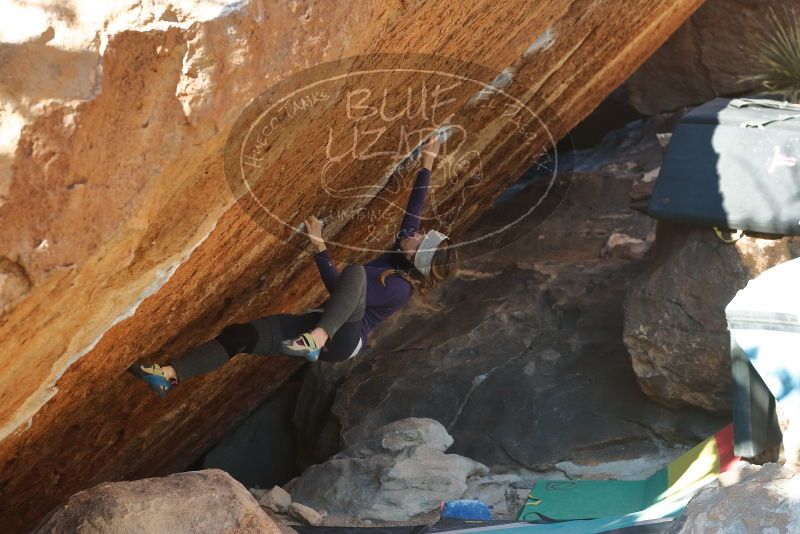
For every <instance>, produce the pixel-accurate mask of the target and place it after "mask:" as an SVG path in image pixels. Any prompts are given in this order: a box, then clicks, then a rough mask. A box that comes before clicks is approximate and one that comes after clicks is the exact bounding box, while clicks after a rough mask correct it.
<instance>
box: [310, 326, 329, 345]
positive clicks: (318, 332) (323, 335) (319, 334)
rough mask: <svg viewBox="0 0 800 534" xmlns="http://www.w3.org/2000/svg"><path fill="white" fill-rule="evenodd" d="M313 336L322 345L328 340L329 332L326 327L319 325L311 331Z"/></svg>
mask: <svg viewBox="0 0 800 534" xmlns="http://www.w3.org/2000/svg"><path fill="white" fill-rule="evenodd" d="M311 337H313V338H314V341H315V342H316V344H317V346H318V347H321V346H322V345H324V344H325V342H326V341H328V333H327V332H325V329H324V328H322V327H319V326H318V327H316V328H315V329H314V330H312V331H311Z"/></svg>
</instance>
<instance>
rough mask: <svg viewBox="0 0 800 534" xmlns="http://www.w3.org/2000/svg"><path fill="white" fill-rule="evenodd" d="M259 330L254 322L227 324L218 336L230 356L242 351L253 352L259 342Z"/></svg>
mask: <svg viewBox="0 0 800 534" xmlns="http://www.w3.org/2000/svg"><path fill="white" fill-rule="evenodd" d="M258 338H259V332H258V329H256V328H255V327H254V326H253V325H252V324H250V323H247V324H242V323H236V324H232V325H229V326H226V327H225V328H223V329H222V332H221V333H220V334H219V336H217V340H218V341H219V342H220V344H222V346H223V347H225V350H226V351H227V352H228V355H229V356H233V355H234V354H239V353H240V352H252V351H253V349H254V348H255V346H256V344H257V343H258Z"/></svg>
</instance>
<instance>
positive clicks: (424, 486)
mask: <svg viewBox="0 0 800 534" xmlns="http://www.w3.org/2000/svg"><path fill="white" fill-rule="evenodd" d="M452 442H453V440H452V438H451V437H450V436H449V435H448V434H447V432H446V430H445V429H444V427H442V425H441V424H439V423H438V422H436V421H434V420H432V419H419V418H411V419H405V420H401V421H397V422H395V423H391V424H388V425H386V426H383V427H381V428H379V429H377V430H376V431H375V432H374V433H373V436H372V437H371V438H370V439H368V440H365V441H363V442H360V443H356V444H355V445H353V446H352V447H349V448H347V449H346V450H344V451H342V452H341V453H339V454H337V455H335V456H334V457H333V458H331V459H329V460H328V461H326V462H324V463H322V464H318V465H314V466H311V467H310V468H309V469H307V470H306V471H305V472H304V473H303V474H302V476H301V477H300V478H299V479H298V480H297V482H296V483H295V484H294V486H293V487H292V500H293V501H294V502H293V503H292V505H293V506H294V503H301V504H304V505H307V506H309V507H311V508H313V509H315V510H320V511H321V510H325V511H326V512H327V516H326V517H325V522H326V523H327V524H342V523H343V522H347V521H349V520H350V519H351V518H352V517H353V516H356V517H358V518H359V519H360V520H371V521H374V520H377V521H387V522H392V521H396V522H400V521H408V520H410V519H411V518H414V517H415V516H420V515H422V514H427V513H429V512H431V511H433V510H436V509H437V508H438V506H439V502H440V501H442V500H452V499H458V498H460V497H461V496H462V495H463V494H464V492H465V491H467V489H468V483H467V479H469V478H470V477H472V476H475V475H486V474H488V472H489V470H488V469H487V468H486V466H484V465H482V464H480V463H478V462H474V461H472V460H470V459H469V458H464V457H463V456H458V455H456V454H445V453H444V452H443V451H444V450H445V449H446V448H447V447H448V446H449V444H451V443H452Z"/></svg>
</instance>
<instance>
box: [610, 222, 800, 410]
mask: <svg viewBox="0 0 800 534" xmlns="http://www.w3.org/2000/svg"><path fill="white" fill-rule="evenodd" d="M798 253H800V239H798V238H784V239H774V240H772V239H758V238H753V237H747V236H745V237H743V238H742V239H739V240H738V241H737V242H736V243H733V244H728V243H724V242H723V241H721V240H720V239H719V238H717V236H716V235H715V234H714V232H713V230H712V229H711V228H701V227H692V226H684V225H678V224H672V223H669V224H667V223H659V227H658V231H657V234H656V241H655V254H654V256H653V259H652V262H651V264H650V266H649V267H648V269H647V270H646V271H645V272H643V273H642V274H641V275H639V276H638V277H637V278H636V279H635V280H634V281H633V282H632V283H631V285H630V287H629V289H628V291H627V294H626V297H625V330H624V338H623V339H624V341H625V345H626V346H627V347H628V351H629V352H630V356H631V362H632V363H633V370H634V372H635V373H636V375H637V379H638V381H639V384H640V385H641V387H642V389H643V390H644V392H645V393H646V394H647V395H648V396H649V397H650V398H652V399H654V400H656V401H658V402H660V403H662V404H664V405H666V406H670V407H675V408H677V407H685V406H697V407H700V408H704V409H706V410H711V411H718V412H727V411H729V410H730V406H731V401H730V383H731V377H730V374H731V373H730V352H729V351H730V348H729V347H730V341H729V334H728V327H727V321H726V319H725V306H726V305H727V304H728V302H730V301H731V299H732V298H733V297H734V295H735V294H736V292H737V291H738V290H740V289H742V288H743V287H744V286H745V285H746V284H747V281H748V280H750V279H751V278H753V277H755V276H756V275H758V274H759V273H761V272H762V271H764V270H766V269H768V268H769V267H772V266H774V265H777V264H779V263H782V262H784V261H787V260H790V259H792V258H794V257H796V256H797V255H798Z"/></svg>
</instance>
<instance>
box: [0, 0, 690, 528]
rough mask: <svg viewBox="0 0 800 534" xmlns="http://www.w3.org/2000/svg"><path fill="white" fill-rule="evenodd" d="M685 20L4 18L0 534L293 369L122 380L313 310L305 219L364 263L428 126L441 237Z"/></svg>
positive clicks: (42, 14)
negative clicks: (169, 387) (172, 381)
mask: <svg viewBox="0 0 800 534" xmlns="http://www.w3.org/2000/svg"><path fill="white" fill-rule="evenodd" d="M701 3H702V2H701V0H669V1H665V0H629V1H626V2H598V1H588V0H586V1H580V0H578V1H575V0H569V1H568V0H545V1H537V2H532V1H531V2H520V1H509V2H496V1H488V0H487V1H478V0H474V1H465V2H461V3H458V4H453V3H452V2H425V3H406V2H385V1H375V2H372V1H367V2H359V3H350V2H347V3H345V2H337V3H330V2H313V1H312V2H293V3H291V4H284V3H270V4H267V3H264V2H261V1H256V0H253V1H251V2H249V3H247V2H245V3H238V4H235V7H220V6H219V5H217V4H213V3H211V2H206V3H200V4H198V3H194V2H188V1H187V2H180V1H179V2H173V3H172V4H170V7H167V8H161V7H149V8H143V9H144V11H147V10H148V9H150V10H152V12H144V11H142V10H139V8H136V9H134V8H133V7H128V6H127V5H123V3H122V2H107V3H106V4H107V5H106V6H105V7H103V8H102V9H104V10H105V12H104V13H102V14H100V13H99V12H97V11H96V10H97V9H98V8H97V5H93V6H92V5H90V4H91V3H89V2H85V3H81V2H75V3H73V4H72V6H71V7H70V8H69V9H67V8H65V9H48V8H46V7H37V6H20V7H19V8H18V9H19V16H20V17H22V18H24V20H26V21H28V22H30V21H33V23H31V24H27V25H25V26H24V27H23V25H21V26H20V27H19V28H16V29H15V28H11V30H14V31H9V32H7V34H8V35H11V37H10V38H9V37H6V38H9V39H10V40H12V41H14V42H9V43H5V44H2V45H0V46H2V49H3V55H4V64H3V65H0V86H2V87H3V88H4V89H5V90H4V91H2V92H0V103H2V106H0V121H2V122H3V126H4V135H3V136H2V140H3V143H4V145H3V146H0V199H2V206H0V274H1V275H2V276H0V313H2V315H0V354H2V367H0V520H2V523H3V525H4V530H5V531H9V532H10V531H24V530H26V529H29V528H30V527H32V526H33V525H34V524H35V523H36V522H37V521H38V520H39V519H41V517H42V516H43V515H44V514H45V513H46V512H47V511H48V510H49V509H51V508H52V507H53V506H55V505H57V504H59V503H60V502H62V501H63V500H64V499H66V498H67V497H68V496H69V495H71V494H72V493H74V492H75V491H78V490H80V489H83V488H87V487H89V486H91V485H94V484H96V483H98V482H100V481H106V480H119V479H123V478H137V477H144V476H150V475H161V474H165V473H169V472H172V471H175V470H178V469H182V468H185V467H186V466H187V465H188V464H189V463H190V462H191V461H192V460H193V459H194V458H195V457H196V456H197V455H198V454H199V453H201V452H202V451H203V450H204V449H205V448H206V447H207V446H209V445H210V444H211V443H213V442H214V440H216V439H218V438H219V437H220V436H222V435H223V434H224V433H225V432H226V431H227V430H228V429H230V428H231V427H232V426H233V425H235V424H236V423H237V421H238V420H239V419H240V418H241V417H243V416H244V415H245V414H246V413H247V412H248V411H249V410H250V409H252V408H253V407H254V406H255V405H256V404H257V403H258V402H260V401H261V400H263V399H264V398H265V397H266V396H268V395H269V394H270V393H271V392H272V391H274V390H275V389H276V388H277V387H278V386H280V385H281V384H282V383H283V382H284V381H285V380H286V379H287V378H288V377H289V376H290V375H291V374H292V373H293V372H294V371H296V370H297V368H298V365H299V364H298V363H296V362H293V361H291V360H289V359H286V358H281V357H266V358H265V357H256V356H247V355H245V356H240V357H237V358H236V359H235V360H234V361H233V362H231V363H230V364H229V365H227V366H225V368H223V369H222V370H220V371H218V372H216V373H214V374H213V375H212V376H206V377H203V378H201V379H197V380H195V381H194V382H193V383H191V385H190V387H189V386H188V385H187V387H182V388H178V389H177V390H175V391H174V392H173V393H172V394H170V396H169V397H168V398H167V399H165V400H158V399H157V398H156V397H155V396H154V395H153V394H152V393H151V392H150V391H149V390H147V389H146V388H145V387H144V386H143V385H142V384H141V383H138V382H135V381H134V380H133V379H132V378H131V377H130V376H129V375H128V374H127V373H126V372H125V370H126V368H127V367H128V366H129V365H130V364H131V363H132V362H134V361H136V360H139V359H141V360H156V361H166V360H168V359H169V358H170V357H172V356H176V355H179V354H181V353H182V352H183V351H185V350H187V349H188V348H190V347H192V346H194V345H197V344H199V343H201V342H203V341H205V340H207V339H210V338H211V337H213V336H214V335H216V334H217V333H218V332H219V331H220V329H221V328H222V327H223V326H224V325H226V324H229V323H231V322H236V321H245V320H250V319H252V318H255V317H258V316H263V315H266V314H269V313H275V312H279V311H285V312H299V311H302V310H303V309H306V308H308V307H312V306H313V305H314V304H315V303H317V302H318V301H319V300H320V299H321V298H322V297H323V296H324V295H323V292H324V288H323V286H322V284H321V283H320V282H319V280H318V275H317V273H316V271H315V268H314V265H313V263H312V262H311V261H310V251H311V249H310V247H308V245H307V240H306V238H305V236H303V235H301V234H293V232H292V228H293V227H295V226H296V225H297V224H298V223H299V222H300V221H302V219H303V218H305V217H307V216H308V215H310V214H312V213H315V214H320V213H323V214H324V215H326V216H327V217H328V219H329V220H331V221H333V222H332V223H330V224H329V225H328V233H327V234H326V235H325V237H326V239H329V240H330V241H331V242H333V243H334V244H335V245H334V246H331V247H330V248H331V251H332V254H333V256H334V258H336V259H337V260H339V261H351V262H360V261H365V260H367V259H369V257H370V256H372V255H374V254H375V253H376V252H375V251H376V250H380V249H381V247H385V246H386V245H388V244H389V243H391V240H392V236H391V232H392V226H393V225H395V224H396V223H397V222H398V221H399V219H400V217H401V215H402V211H399V212H398V211H397V206H398V205H400V206H402V205H403V204H404V202H405V198H407V195H408V193H409V191H408V187H407V184H408V178H409V176H413V172H414V165H416V163H415V162H414V161H413V160H412V159H410V158H409V156H410V154H412V152H411V151H413V149H414V147H415V146H417V145H418V143H419V142H420V140H421V136H424V135H425V134H426V133H429V132H430V131H431V129H432V128H434V127H437V126H442V125H443V124H449V125H451V126H453V128H452V134H453V137H452V138H451V139H450V140H449V141H448V146H447V147H446V148H445V153H443V154H442V155H441V157H440V160H439V161H438V162H437V164H436V167H435V169H434V173H433V184H434V185H433V186H432V189H431V194H430V200H431V202H430V205H429V206H428V208H427V209H428V211H427V213H428V215H429V217H428V220H427V224H429V225H438V226H439V227H441V228H445V229H449V231H450V232H451V233H452V235H453V236H454V237H456V238H457V236H458V230H459V228H464V227H465V226H466V225H467V224H468V223H469V222H470V221H471V220H473V219H474V218H475V217H476V216H477V215H478V214H479V213H480V212H481V211H482V210H483V209H485V208H486V207H488V206H489V204H490V203H491V201H492V198H493V197H494V196H495V195H496V194H498V193H499V192H500V191H501V190H502V188H503V186H504V185H507V184H508V183H510V182H511V181H512V180H514V179H515V178H516V177H517V176H519V174H520V173H521V172H522V171H524V170H525V169H527V168H528V167H530V166H531V164H532V163H533V160H534V159H535V158H536V157H538V155H541V153H542V152H543V151H546V150H547V149H548V148H549V147H550V146H552V144H553V143H554V142H555V141H557V140H558V139H560V138H561V137H563V135H564V134H565V133H566V132H567V131H568V130H569V128H571V127H573V126H575V125H576V124H577V123H578V122H579V121H580V120H581V119H582V118H583V117H585V116H586V115H587V114H588V113H589V112H591V111H592V110H593V109H594V107H596V106H597V105H598V104H599V103H600V102H601V100H602V99H603V98H604V97H605V96H606V95H607V94H608V93H609V92H611V90H613V89H614V88H615V87H616V86H617V85H619V84H620V83H621V82H623V81H624V80H625V79H626V77H627V76H628V75H629V74H630V73H631V72H632V71H633V70H634V69H635V68H636V67H638V66H639V65H640V64H641V63H642V62H643V61H644V60H645V59H646V58H647V57H648V56H649V55H650V54H652V53H653V52H654V51H655V50H656V49H657V48H658V47H659V46H660V45H661V44H662V43H663V42H664V41H665V40H666V39H667V37H668V36H669V35H670V34H671V33H672V32H673V31H675V30H676V29H677V28H678V26H679V25H680V24H681V23H682V22H683V21H684V20H685V19H686V18H687V17H688V16H690V15H691V13H692V12H693V11H694V10H695V9H696V8H697V7H698V6H699V5H700V4H701ZM84 4H85V5H84ZM184 4H186V5H184ZM15 9H16V8H15ZM93 9H94V10H95V11H91V10H93ZM26 10H27V11H26ZM30 10H33V11H30ZM37 10H38V11H37ZM90 12H91V13H92V14H93V16H92V17H89V16H86V15H87V14H88V13H90ZM8 22H9V21H6V23H7V24H8ZM12 24H13V22H12ZM37 24H38V26H37ZM31 28H33V29H32V30H31ZM37 28H38V29H37ZM26 31H28V33H27V34H26V33H25V32H26ZM15 32H16V33H15ZM4 35H6V34H4ZM343 58H352V59H345V60H344V61H342V60H343ZM259 95H263V96H261V97H260V96H259ZM280 102H282V103H284V104H286V106H278V107H275V106H273V105H274V104H276V103H280ZM248 104H249V107H248ZM406 104H407V106H406ZM448 150H449V154H450V157H449V159H448V158H447V157H445V156H446V155H447V153H446V152H447V151H448ZM365 213H367V214H369V216H368V217H367V218H364V217H363V215H364V214H365ZM376 221H380V222H381V224H377V223H376ZM383 223H386V224H383ZM425 225H426V222H423V226H425ZM309 288H310V289H309Z"/></svg>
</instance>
